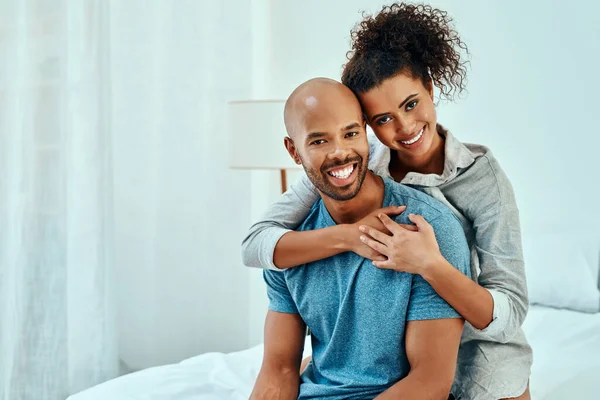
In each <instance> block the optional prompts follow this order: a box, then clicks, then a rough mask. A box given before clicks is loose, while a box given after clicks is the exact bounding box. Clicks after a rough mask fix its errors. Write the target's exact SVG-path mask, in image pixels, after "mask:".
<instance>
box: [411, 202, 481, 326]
mask: <svg viewBox="0 0 600 400" xmlns="http://www.w3.org/2000/svg"><path fill="white" fill-rule="evenodd" d="M429 223H430V224H431V226H432V227H433V230H434V231H435V237H436V239H437V242H438V246H439V247H440V252H441V253H442V255H443V256H444V258H445V259H446V260H447V261H448V262H449V263H450V264H452V266H454V268H456V269H458V270H459V271H460V272H462V273H463V274H465V275H466V276H468V277H471V268H470V263H471V261H470V253H469V245H468V244H467V239H466V238H465V235H464V232H463V229H462V226H461V225H460V222H459V221H458V220H457V219H456V217H455V216H454V215H446V214H443V215H441V216H439V217H437V218H435V219H434V220H433V221H429ZM444 318H461V316H460V314H458V313H457V312H456V311H455V310H454V308H452V307H451V306H450V304H448V303H447V302H446V301H445V300H444V299H443V298H442V297H440V295H438V294H437V292H436V291H435V290H434V289H433V287H431V285H430V284H429V283H428V282H427V281H426V280H425V279H423V278H422V277H421V276H420V275H415V276H414V277H413V284H412V289H411V293H410V301H409V304H408V318H407V319H408V320H409V321H419V320H429V319H444Z"/></svg>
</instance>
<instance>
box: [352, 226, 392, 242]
mask: <svg viewBox="0 0 600 400" xmlns="http://www.w3.org/2000/svg"><path fill="white" fill-rule="evenodd" d="M358 229H359V230H360V231H361V232H362V233H366V234H367V235H369V236H370V237H372V238H373V239H375V240H377V241H378V242H380V243H383V244H384V245H386V246H389V244H390V239H391V237H390V236H388V235H386V234H385V233H383V232H381V231H378V230H377V229H375V228H371V227H370V226H368V225H361V226H360V227H359V228H358Z"/></svg>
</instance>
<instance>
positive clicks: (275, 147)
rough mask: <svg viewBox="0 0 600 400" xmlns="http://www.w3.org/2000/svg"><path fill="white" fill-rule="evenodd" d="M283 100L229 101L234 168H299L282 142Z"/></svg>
mask: <svg viewBox="0 0 600 400" xmlns="http://www.w3.org/2000/svg"><path fill="white" fill-rule="evenodd" d="M284 105H285V101H284V100H245V101H231V102H229V121H230V135H231V136H230V137H231V142H230V149H231V150H230V156H229V166H230V167H231V168H243V169H278V170H285V169H298V168H300V166H299V165H296V164H295V163H294V161H293V160H292V158H291V157H290V155H289V154H288V152H287V150H286V149H285V146H284V144H283V138H284V137H286V136H287V134H286V131H285V125H284V123H283V108H284Z"/></svg>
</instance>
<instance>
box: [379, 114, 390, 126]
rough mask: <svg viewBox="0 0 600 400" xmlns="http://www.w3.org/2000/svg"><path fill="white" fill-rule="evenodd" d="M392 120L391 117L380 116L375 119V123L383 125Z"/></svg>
mask: <svg viewBox="0 0 600 400" xmlns="http://www.w3.org/2000/svg"><path fill="white" fill-rule="evenodd" d="M391 120H392V117H388V116H386V117H381V118H379V119H378V120H377V125H383V124H387V123H388V122H390V121H391Z"/></svg>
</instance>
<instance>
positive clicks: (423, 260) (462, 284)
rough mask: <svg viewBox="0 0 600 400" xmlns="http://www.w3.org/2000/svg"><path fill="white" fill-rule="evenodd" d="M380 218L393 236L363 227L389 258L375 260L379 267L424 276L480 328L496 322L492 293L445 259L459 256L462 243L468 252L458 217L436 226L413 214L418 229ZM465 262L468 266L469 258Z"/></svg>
mask: <svg viewBox="0 0 600 400" xmlns="http://www.w3.org/2000/svg"><path fill="white" fill-rule="evenodd" d="M380 218H381V221H382V222H383V224H384V225H385V226H386V228H387V229H388V230H389V231H390V232H391V234H390V235H385V234H383V233H381V232H378V231H376V230H374V229H371V228H369V227H365V228H363V229H361V231H362V232H364V233H366V234H367V235H369V236H370V238H369V237H367V236H366V235H365V236H363V239H362V240H364V241H365V243H366V244H368V245H369V246H371V247H372V248H373V249H374V250H377V251H379V252H381V254H383V255H385V256H386V257H387V258H388V259H387V260H386V261H376V262H374V263H373V264H375V266H377V267H379V268H386V269H393V270H395V271H399V272H409V273H412V274H419V275H421V276H422V277H423V278H424V279H425V280H426V281H427V282H428V283H429V284H430V285H431V286H432V287H433V289H434V290H435V291H436V292H437V293H438V294H439V295H440V297H442V298H443V299H444V300H446V301H447V302H448V304H450V305H451V306H452V308H454V309H455V310H456V311H457V312H458V313H459V314H460V315H461V316H462V317H463V318H464V319H465V320H467V321H468V322H469V323H470V324H471V325H473V326H474V327H476V328H478V329H483V328H485V327H486V326H488V325H489V324H490V323H491V322H492V315H493V309H494V302H493V299H492V296H491V294H490V293H489V292H488V291H487V290H486V289H485V288H483V287H481V286H480V285H478V284H477V283H476V282H473V281H472V280H471V279H470V278H469V277H468V276H467V275H465V273H468V272H469V271H468V270H465V269H464V268H462V269H463V272H461V271H460V269H461V268H459V267H460V265H452V264H451V263H450V262H448V261H447V260H446V258H445V255H446V256H447V257H453V256H455V255H456V246H457V245H458V244H459V243H460V242H464V245H463V247H464V251H465V252H466V254H467V255H468V247H467V244H466V241H465V238H464V234H463V231H462V227H461V226H460V223H459V222H458V220H456V218H454V216H450V217H448V216H443V217H439V218H437V219H435V220H434V221H432V225H433V226H432V225H430V224H429V223H428V222H427V221H425V219H424V218H423V217H422V216H420V215H413V214H410V215H409V217H408V218H409V219H410V220H411V221H412V222H413V223H414V224H415V225H416V226H417V229H418V230H417V231H414V232H411V231H408V230H406V229H403V228H402V227H401V226H399V224H398V223H396V222H395V221H393V220H392V219H390V218H388V217H386V216H384V215H382V216H381V217H380ZM438 238H439V239H438ZM464 261H465V262H466V263H467V265H468V262H469V260H468V257H466V259H465V260H464ZM455 263H456V260H455Z"/></svg>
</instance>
